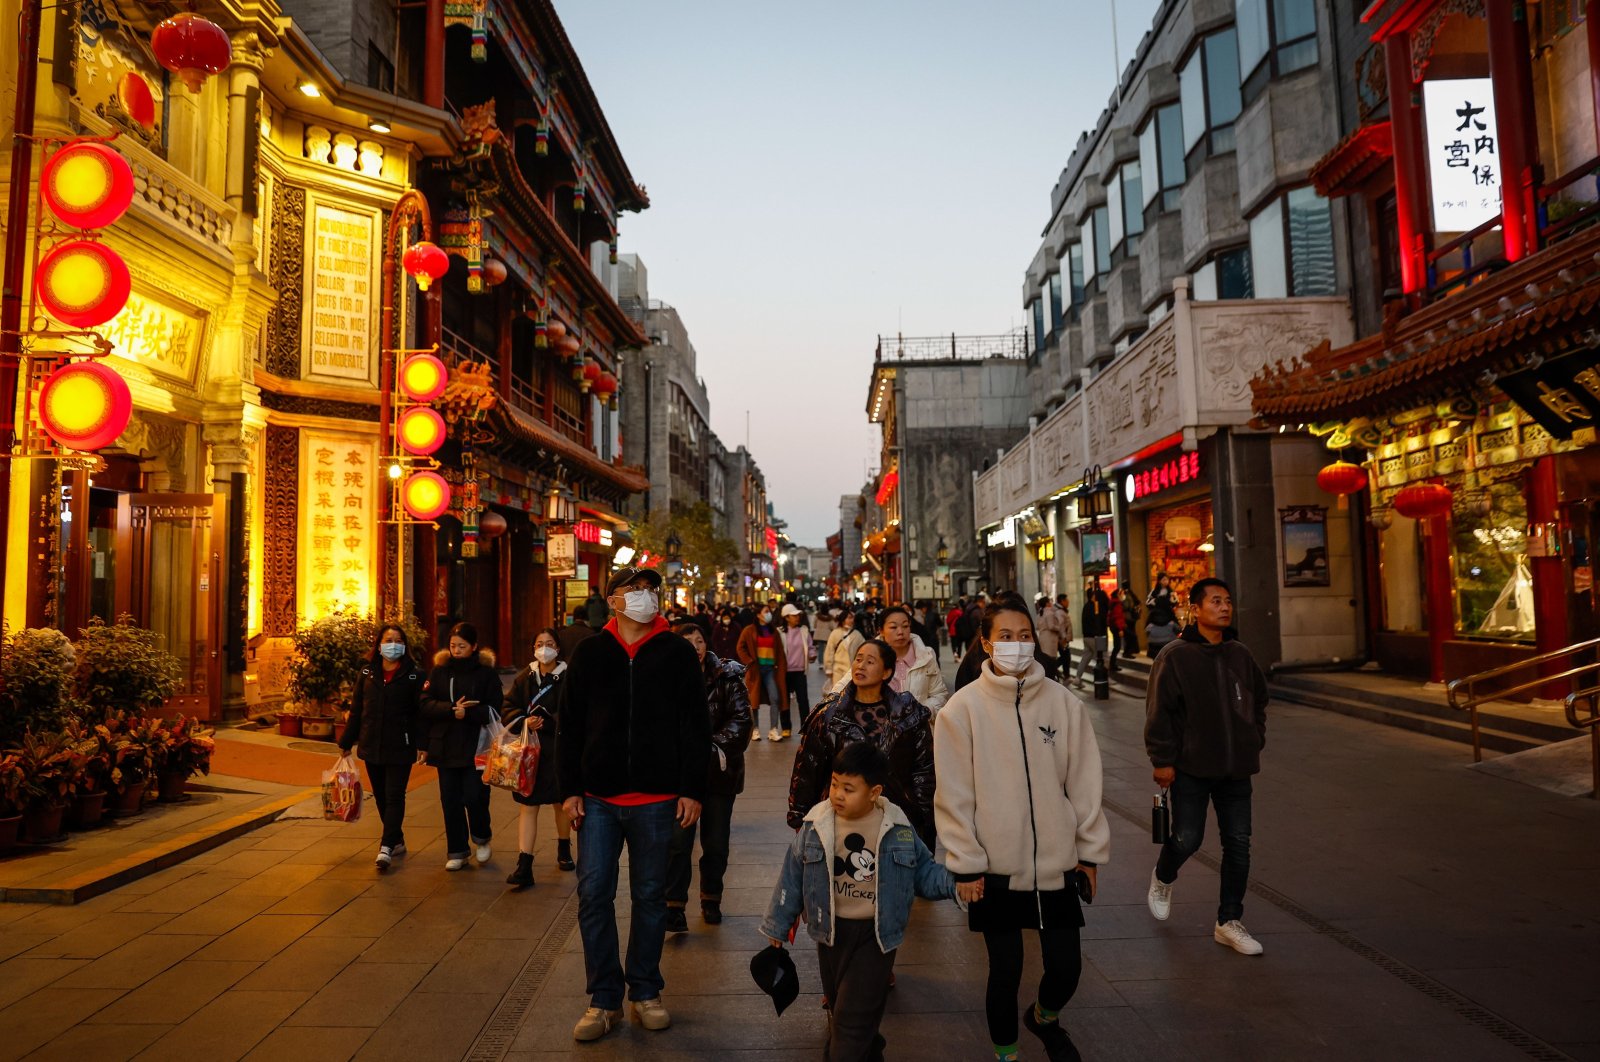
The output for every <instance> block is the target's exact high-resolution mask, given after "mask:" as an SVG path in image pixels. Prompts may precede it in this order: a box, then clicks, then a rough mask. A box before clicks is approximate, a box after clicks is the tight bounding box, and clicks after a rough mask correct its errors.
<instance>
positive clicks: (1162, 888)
mask: <svg viewBox="0 0 1600 1062" xmlns="http://www.w3.org/2000/svg"><path fill="white" fill-rule="evenodd" d="M1175 884H1177V883H1176V882H1171V883H1169V882H1165V881H1162V880H1161V879H1160V878H1158V877H1156V872H1155V871H1154V870H1151V871H1150V894H1149V895H1148V896H1146V897H1145V899H1146V900H1148V901H1149V903H1150V913H1151V914H1153V915H1155V916H1156V921H1158V922H1165V921H1166V920H1167V916H1169V915H1170V914H1172V886H1173V885H1175Z"/></svg>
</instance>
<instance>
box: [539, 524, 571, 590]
mask: <svg viewBox="0 0 1600 1062" xmlns="http://www.w3.org/2000/svg"><path fill="white" fill-rule="evenodd" d="M544 555H545V569H546V573H547V574H548V575H549V576H550V578H552V579H566V578H570V577H572V576H574V575H577V574H578V536H577V535H574V534H570V533H568V534H564V535H551V536H550V540H549V542H548V543H547V544H546V545H545V550H544Z"/></svg>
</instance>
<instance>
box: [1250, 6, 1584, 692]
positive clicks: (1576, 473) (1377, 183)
mask: <svg viewBox="0 0 1600 1062" xmlns="http://www.w3.org/2000/svg"><path fill="white" fill-rule="evenodd" d="M1336 6H1342V7H1344V8H1345V10H1344V11H1343V12H1342V14H1341V18H1343V19H1344V20H1345V23H1344V24H1345V25H1347V26H1350V27H1352V29H1350V30H1349V31H1348V32H1349V33H1350V36H1351V37H1352V38H1353V40H1352V41H1350V43H1349V44H1347V46H1346V48H1345V51H1346V54H1349V55H1353V56H1354V57H1355V61H1354V64H1353V70H1352V72H1351V76H1350V77H1349V78H1348V79H1347V80H1346V82H1345V85H1344V91H1343V95H1344V99H1343V100H1342V106H1341V110H1342V112H1343V113H1344V114H1345V115H1346V116H1347V117H1346V129H1345V132H1346V135H1345V136H1344V139H1343V140H1342V141H1341V142H1340V143H1339V144H1338V146H1337V147H1335V148H1334V149H1333V150H1331V151H1330V152H1328V153H1327V154H1326V155H1325V156H1324V157H1323V158H1322V159H1321V161H1320V162H1319V163H1318V164H1317V166H1316V168H1315V170H1313V172H1312V178H1313V180H1314V182H1315V183H1316V186H1317V188H1318V189H1319V190H1320V191H1321V192H1323V193H1324V194H1326V195H1329V196H1333V197H1340V198H1343V199H1345V200H1346V201H1347V202H1348V203H1349V213H1350V215H1351V218H1352V222H1353V225H1352V229H1353V232H1354V233H1355V236H1356V240H1357V242H1358V245H1359V252H1360V254H1361V262H1362V265H1363V268H1361V269H1359V270H1357V274H1356V275H1357V277H1358V282H1357V283H1356V284H1355V286H1354V290H1353V295H1354V297H1355V303H1356V307H1357V312H1358V325H1359V334H1360V335H1361V337H1362V338H1360V339H1358V340H1356V341H1355V342H1353V343H1349V344H1334V345H1329V344H1326V343H1324V344H1321V345H1318V346H1315V347H1311V348H1310V349H1307V350H1304V351H1303V352H1300V353H1299V354H1297V355H1296V356H1294V357H1291V358H1287V359H1284V360H1282V361H1279V362H1278V363H1276V364H1274V365H1272V366H1271V367H1269V368H1268V369H1266V370H1265V371H1264V372H1262V373H1260V374H1259V375H1257V376H1256V377H1255V379H1254V380H1253V381H1252V387H1253V390H1254V405H1255V411H1256V413H1257V414H1258V416H1259V417H1260V418H1261V420H1262V421H1264V422H1266V423H1267V424H1270V425H1278V426H1282V427H1288V428H1297V427H1302V426H1303V427H1304V428H1305V429H1306V430H1308V431H1309V432H1311V433H1313V434H1314V435H1316V436H1318V437H1320V438H1321V439H1322V440H1323V441H1324V442H1325V444H1326V446H1327V449H1328V457H1329V460H1332V459H1333V458H1335V457H1342V458H1344V459H1345V460H1347V461H1349V462H1352V463H1354V464H1358V465H1360V466H1362V467H1363V468H1364V470H1365V473H1366V475H1365V476H1364V477H1358V480H1357V482H1358V483H1359V484H1361V485H1362V486H1364V488H1365V489H1363V490H1361V491H1360V492H1358V493H1356V494H1355V495H1354V504H1355V506H1356V507H1357V508H1358V510H1359V511H1360V512H1361V513H1362V514H1363V515H1364V516H1365V517H1366V519H1365V521H1364V523H1363V531H1362V533H1363V535H1364V538H1365V540H1366V543H1365V548H1364V549H1363V550H1362V555H1363V556H1364V560H1365V563H1364V565H1363V571H1362V577H1361V588H1362V596H1363V599H1364V603H1365V608H1364V617H1365V628H1366V631H1365V634H1366V640H1367V642H1368V644H1369V645H1370V652H1369V655H1370V657H1371V658H1373V659H1375V660H1376V661H1378V662H1379V663H1380V664H1381V665H1382V666H1383V668H1384V669H1385V670H1387V671H1391V672H1394V673H1397V674H1403V675H1414V676H1418V677H1423V678H1428V679H1431V680H1433V681H1441V680H1445V679H1450V678H1455V677H1460V676H1462V675H1465V674H1468V673H1471V672H1476V671H1481V670H1484V669H1486V668H1488V667H1491V666H1494V665H1497V664H1502V663H1508V662H1512V661H1515V660H1517V659H1523V658H1527V657H1529V656H1531V655H1533V654H1534V653H1535V652H1538V651H1550V650H1554V649H1558V648H1560V647H1563V646H1566V645H1568V644H1569V643H1573V642H1577V641H1580V640H1584V639H1588V638H1593V637H1595V636H1597V635H1600V624H1597V619H1596V611H1595V598H1594V585H1593V567H1592V559H1591V554H1590V550H1591V548H1592V545H1591V544H1592V543H1593V541H1594V532H1595V531H1596V518H1597V513H1600V450H1597V449H1596V447H1595V442H1596V434H1595V426H1596V423H1597V418H1600V371H1597V366H1600V349H1597V348H1600V265H1597V262H1600V228H1595V227H1593V223H1594V220H1595V219H1596V217H1600V208H1597V207H1596V176H1597V174H1600V137H1597V109H1596V103H1597V101H1600V21H1597V20H1600V5H1597V4H1595V3H1592V2H1591V3H1588V4H1582V3H1574V4H1564V3H1563V4H1534V5H1524V4H1517V3H1512V2H1511V0H1480V2H1476V3H1472V2H1434V0H1410V2H1404V0H1387V2H1384V3H1380V4H1374V5H1371V6H1370V7H1368V8H1367V9H1366V10H1365V12H1364V13H1362V12H1360V11H1359V10H1358V9H1357V8H1354V7H1350V6H1349V5H1336ZM1358 15H1359V16H1360V17H1359V20H1358V19H1357V16H1358Z"/></svg>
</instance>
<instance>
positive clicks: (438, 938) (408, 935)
mask: <svg viewBox="0 0 1600 1062" xmlns="http://www.w3.org/2000/svg"><path fill="white" fill-rule="evenodd" d="M466 928H467V927H465V926H462V925H449V924H446V925H440V924H438V923H431V924H430V923H424V922H418V921H417V920H416V919H414V918H411V917H406V918H402V919H401V920H400V921H399V922H398V923H396V925H395V927H394V928H393V929H391V930H389V931H388V932H386V933H384V934H383V936H381V937H379V938H378V939H377V940H375V941H373V943H372V946H371V947H370V948H368V949H367V952H366V954H365V955H364V956H362V958H363V959H364V960H365V961H366V962H438V961H439V960H441V959H443V958H444V957H445V956H446V955H448V954H449V953H450V949H451V948H454V947H455V946H456V942H457V941H459V940H460V939H461V938H462V937H463V936H464V935H465V933H466Z"/></svg>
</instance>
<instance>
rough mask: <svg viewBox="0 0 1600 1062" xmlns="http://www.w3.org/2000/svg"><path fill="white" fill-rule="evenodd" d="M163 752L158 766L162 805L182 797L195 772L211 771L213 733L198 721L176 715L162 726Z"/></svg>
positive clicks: (213, 747)
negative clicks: (164, 738)
mask: <svg viewBox="0 0 1600 1062" xmlns="http://www.w3.org/2000/svg"><path fill="white" fill-rule="evenodd" d="M161 729H162V732H163V734H164V735H165V737H166V751H165V755H164V757H163V762H162V765H161V773H160V776H159V780H160V792H161V798H160V799H161V802H162V803H163V804H171V803H174V802H176V801H179V800H183V799H184V798H185V794H184V789H185V788H186V787H187V786H188V783H189V778H190V776H191V775H194V774H195V773H197V772H198V773H200V774H209V773H210V772H211V753H212V752H213V751H214V750H215V749H216V741H215V739H214V736H213V735H214V734H215V733H216V732H215V731H214V730H211V729H210V728H209V727H205V726H202V725H201V723H200V720H199V719H196V718H190V717H185V716H181V715H180V716H178V717H177V718H176V719H170V720H168V721H167V722H166V723H165V724H164V725H163V726H162V728H161Z"/></svg>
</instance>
